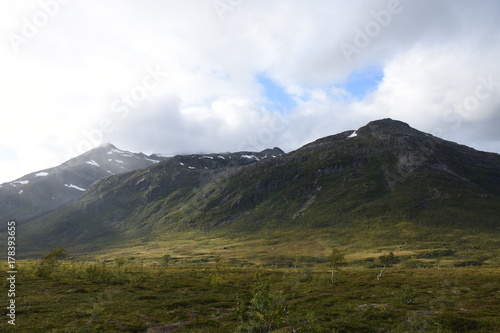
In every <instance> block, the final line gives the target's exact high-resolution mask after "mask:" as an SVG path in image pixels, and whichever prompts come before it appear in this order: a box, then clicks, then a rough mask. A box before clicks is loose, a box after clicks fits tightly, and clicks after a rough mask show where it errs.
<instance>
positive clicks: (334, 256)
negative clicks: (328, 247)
mask: <svg viewBox="0 0 500 333" xmlns="http://www.w3.org/2000/svg"><path fill="white" fill-rule="evenodd" d="M326 260H328V262H329V263H330V266H331V267H332V283H335V271H338V270H339V267H340V265H342V264H343V263H345V258H344V254H343V253H342V251H340V250H339V249H337V248H332V251H331V252H330V254H329V255H328V257H327V258H326Z"/></svg>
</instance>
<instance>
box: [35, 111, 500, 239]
mask: <svg viewBox="0 0 500 333" xmlns="http://www.w3.org/2000/svg"><path fill="white" fill-rule="evenodd" d="M235 154H236V156H237V157H238V158H240V159H244V160H248V161H251V160H254V161H255V159H254V158H252V157H250V153H248V154H247V153H242V152H240V153H235ZM245 155H247V156H245ZM256 157H257V156H256ZM259 159H260V161H259V162H258V163H248V164H247V165H236V166H234V167H221V166H222V164H220V163H223V161H224V160H223V159H221V158H218V155H217V154H207V155H188V156H175V157H172V158H170V159H168V160H166V161H164V162H161V163H158V164H156V165H153V166H151V167H148V168H146V169H141V170H138V171H135V172H129V173H127V174H122V175H119V176H112V177H108V178H105V179H102V180H100V181H98V182H96V183H94V185H93V186H92V188H91V189H90V190H89V191H88V192H87V193H86V195H85V196H84V197H83V198H81V199H79V200H77V201H75V202H73V203H70V204H68V205H66V206H65V207H63V208H62V209H60V210H58V211H56V212H53V213H50V214H48V215H46V216H44V217H42V218H39V219H35V220H32V221H30V223H29V225H28V226H27V228H26V230H25V232H26V234H27V235H28V234H37V235H38V236H39V238H38V239H39V240H43V241H44V242H46V243H53V244H56V243H57V244H61V245H65V246H67V245H69V244H72V242H74V241H77V242H79V243H82V244H83V243H89V244H92V243H94V244H95V243H96V242H102V243H106V242H107V243H115V244H118V243H120V242H123V241H125V240H126V239H137V238H141V239H142V238H143V239H155V238H158V237H160V238H161V237H162V235H163V234H168V233H175V232H185V231H190V230H203V231H205V232H210V231H212V230H226V231H227V232H237V233H252V232H256V231H259V230H260V231H262V230H287V231H290V230H294V228H306V229H308V230H316V229H318V228H340V229H342V228H358V227H359V228H365V227H369V226H370V225H372V224H373V225H387V226H389V225H392V224H394V225H401V223H411V224H412V225H414V226H417V225H426V226H435V227H445V228H450V229H452V228H465V229H467V228H472V229H477V230H480V229H481V230H492V231H494V230H496V228H498V224H499V223H498V214H499V213H500V208H499V207H500V190H499V188H500V186H499V185H500V155H498V154H495V153H485V152H479V151H476V150H474V149H472V148H469V147H466V146H462V145H458V144H456V143H453V142H450V141H446V140H443V139H440V138H437V137H434V136H431V135H429V134H427V133H424V132H420V131H418V130H416V129H413V128H411V127H410V126H409V125H408V124H405V123H402V122H398V121H394V120H390V119H383V120H379V121H374V122H370V123H369V124H367V125H366V126H363V127H361V128H360V129H358V130H356V131H353V130H349V131H345V132H342V133H339V134H336V135H332V136H328V137H325V138H321V139H318V140H316V141H314V142H311V143H309V144H306V145H304V146H303V147H301V148H299V149H297V150H294V151H292V152H289V153H287V154H283V155H281V156H277V157H275V158H259ZM228 160H229V159H228ZM190 163H191V164H192V165H191V164H190ZM214 163H215V164H214ZM217 163H219V164H217ZM224 163H228V162H227V161H226V162H224ZM360 230H361V229H360ZM363 230H364V229H363Z"/></svg>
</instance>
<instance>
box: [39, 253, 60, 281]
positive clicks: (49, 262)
mask: <svg viewBox="0 0 500 333" xmlns="http://www.w3.org/2000/svg"><path fill="white" fill-rule="evenodd" d="M66 255H67V254H66V250H65V249H63V248H57V249H53V250H51V251H50V252H47V253H46V254H44V255H43V259H42V260H41V261H40V262H39V263H38V265H37V268H36V274H37V275H38V276H40V277H42V276H43V277H45V276H49V275H50V274H51V273H52V272H53V271H54V270H55V269H56V268H57V266H58V265H59V260H61V259H64V258H65V257H66Z"/></svg>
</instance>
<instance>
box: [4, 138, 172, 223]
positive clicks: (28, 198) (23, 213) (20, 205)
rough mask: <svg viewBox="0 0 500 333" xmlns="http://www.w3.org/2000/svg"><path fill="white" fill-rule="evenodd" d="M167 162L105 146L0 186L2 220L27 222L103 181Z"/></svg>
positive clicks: (160, 158)
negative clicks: (95, 182)
mask: <svg viewBox="0 0 500 333" xmlns="http://www.w3.org/2000/svg"><path fill="white" fill-rule="evenodd" d="M164 159H165V158H163V157H159V156H157V155H150V156H147V155H145V154H142V153H131V152H128V151H124V150H120V149H118V148H116V146H114V145H112V144H110V143H106V144H103V145H100V146H98V147H96V148H94V149H91V150H90V151H88V152H85V153H83V154H81V155H79V156H77V157H74V158H72V159H70V160H68V161H66V162H64V163H62V164H60V165H58V166H56V167H52V168H47V169H43V170H39V171H35V172H32V173H29V174H26V175H24V176H23V177H21V178H18V179H16V180H14V181H11V182H6V183H3V184H1V185H0V219H2V220H16V221H19V222H21V223H22V222H23V221H24V220H27V219H30V218H33V217H36V216H39V215H42V214H44V213H46V212H48V211H51V210H54V209H57V208H59V207H61V206H62V205H64V204H66V203H68V202H71V201H73V200H76V199H78V198H80V197H81V196H82V195H83V193H84V192H86V191H87V189H88V187H89V186H90V185H91V184H92V183H93V182H94V181H96V180H98V179H101V178H103V177H107V176H111V175H114V174H119V173H123V172H128V171H133V170H137V169H139V168H143V167H146V166H148V165H151V164H154V163H158V162H160V161H162V160H164Z"/></svg>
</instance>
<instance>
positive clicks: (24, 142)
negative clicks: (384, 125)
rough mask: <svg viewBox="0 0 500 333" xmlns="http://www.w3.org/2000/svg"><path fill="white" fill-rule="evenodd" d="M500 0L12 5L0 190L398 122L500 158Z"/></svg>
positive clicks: (5, 33)
mask: <svg viewBox="0 0 500 333" xmlns="http://www.w3.org/2000/svg"><path fill="white" fill-rule="evenodd" d="M499 13H500V2H499V1H496V0H491V1H488V0H483V1H480V2H479V1H465V0H448V1H446V0H441V1H435V0H432V1H431V0H429V1H426V0H419V1H416V0H413V1H411V0H400V1H397V0H383V1H382V0H380V1H375V0H370V1H349V2H347V1H342V0H308V1H305V0H266V1H264V0H215V1H212V0H210V1H206V0H183V1H170V0H167V1H165V0H163V1H161V0H148V1H132V0H107V1H98V0H85V1H83V0H40V1H28V0H25V1H1V2H0V36H1V38H2V42H1V44H0V48H1V49H0V52H1V55H2V57H1V59H2V61H1V63H0V88H1V90H0V108H1V117H2V118H1V120H2V122H1V123H2V126H1V132H0V170H1V173H0V183H1V182H4V181H10V180H13V179H16V178H18V177H20V176H22V175H23V174H26V173H28V172H32V171H36V170H40V169H44V168H48V167H51V166H55V165H57V164H60V163H62V162H63V161H65V160H67V159H69V158H70V157H74V156H76V155H78V154H80V153H83V152H84V151H85V150H88V149H91V148H92V147H95V146H97V145H99V144H101V143H104V142H112V143H114V144H115V145H116V146H118V147H119V148H122V149H126V150H131V151H142V152H145V153H163V154H165V155H172V154H177V153H198V152H223V151H236V150H262V149H265V148H267V147H273V146H279V147H281V148H282V149H284V150H285V151H290V150H293V149H296V148H299V147H300V146H301V145H303V144H305V143H307V142H309V141H311V140H314V139H317V138H320V137H323V136H326V135H330V134H335V133H338V132H341V131H344V130H348V129H357V128H359V127H360V126H363V125H365V124H366V123H367V122H369V121H371V120H375V119H380V118H386V117H390V118H393V119H398V120H402V121H405V122H408V123H409V124H410V125H411V126H412V127H415V128H418V129H420V130H423V131H426V132H429V133H432V134H434V135H437V136H440V137H443V138H445V139H448V140H453V141H457V142H459V143H462V144H466V145H469V146H472V147H474V148H476V149H480V150H486V151H493V152H497V153H498V152H500V131H499V130H498V129H499V128H500V107H499V106H500V62H499V61H498V60H499V59H500V29H499V26H500V23H499V22H500V21H499V20H498V14H499Z"/></svg>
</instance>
